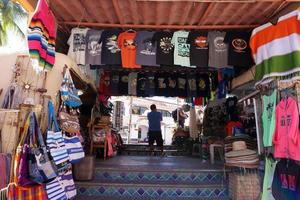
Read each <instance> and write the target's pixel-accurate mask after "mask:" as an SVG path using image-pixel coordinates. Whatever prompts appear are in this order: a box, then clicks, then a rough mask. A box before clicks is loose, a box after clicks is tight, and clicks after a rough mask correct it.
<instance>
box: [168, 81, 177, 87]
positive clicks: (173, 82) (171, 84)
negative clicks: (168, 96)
mask: <svg viewBox="0 0 300 200" xmlns="http://www.w3.org/2000/svg"><path fill="white" fill-rule="evenodd" d="M176 85H177V84H176V80H174V79H172V78H169V87H170V88H172V89H174V88H175V87H176Z"/></svg>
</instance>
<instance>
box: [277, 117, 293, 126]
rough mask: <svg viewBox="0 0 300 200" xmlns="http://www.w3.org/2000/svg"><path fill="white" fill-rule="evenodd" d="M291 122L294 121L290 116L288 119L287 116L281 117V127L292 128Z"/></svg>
mask: <svg viewBox="0 0 300 200" xmlns="http://www.w3.org/2000/svg"><path fill="white" fill-rule="evenodd" d="M291 121H292V119H291V116H290V115H287V116H286V117H285V116H281V119H280V126H290V124H291Z"/></svg>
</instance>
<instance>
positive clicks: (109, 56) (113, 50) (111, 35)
mask: <svg viewBox="0 0 300 200" xmlns="http://www.w3.org/2000/svg"><path fill="white" fill-rule="evenodd" d="M120 33H121V31H120V30H117V29H116V30H106V31H103V32H102V35H101V38H100V41H99V43H102V52H101V62H102V64H107V65H121V50H120V49H119V47H118V43H117V39H118V35H119V34H120Z"/></svg>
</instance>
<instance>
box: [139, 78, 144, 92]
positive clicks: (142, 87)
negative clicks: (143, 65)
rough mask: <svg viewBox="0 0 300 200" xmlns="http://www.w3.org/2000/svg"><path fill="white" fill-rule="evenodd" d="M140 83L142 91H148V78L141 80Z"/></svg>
mask: <svg viewBox="0 0 300 200" xmlns="http://www.w3.org/2000/svg"><path fill="white" fill-rule="evenodd" d="M138 81H139V83H140V90H142V91H143V90H145V89H146V78H140V79H139V80H138Z"/></svg>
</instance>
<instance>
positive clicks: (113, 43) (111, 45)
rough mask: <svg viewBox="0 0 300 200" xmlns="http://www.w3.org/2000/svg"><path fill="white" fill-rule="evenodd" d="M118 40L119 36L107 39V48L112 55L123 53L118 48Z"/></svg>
mask: <svg viewBox="0 0 300 200" xmlns="http://www.w3.org/2000/svg"><path fill="white" fill-rule="evenodd" d="M117 39H118V36H117V35H112V36H111V37H109V38H107V39H106V48H107V49H108V50H109V51H110V53H118V52H119V51H121V49H120V48H119V47H118V43H117Z"/></svg>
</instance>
